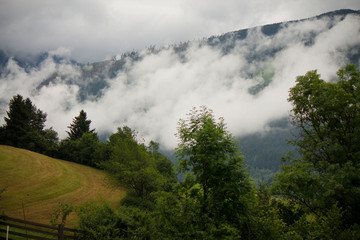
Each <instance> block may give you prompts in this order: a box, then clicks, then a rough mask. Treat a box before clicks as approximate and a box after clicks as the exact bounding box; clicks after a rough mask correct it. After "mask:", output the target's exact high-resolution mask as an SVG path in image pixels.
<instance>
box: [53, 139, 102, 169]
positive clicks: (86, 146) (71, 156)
mask: <svg viewBox="0 0 360 240" xmlns="http://www.w3.org/2000/svg"><path fill="white" fill-rule="evenodd" d="M57 157H59V158H61V159H64V160H68V161H72V162H77V163H81V164H84V165H88V166H92V167H98V165H99V164H100V163H101V162H102V161H104V160H106V157H107V147H106V144H105V143H100V142H99V137H98V136H97V134H96V133H84V134H83V135H82V136H81V137H80V138H79V139H77V140H70V139H64V140H62V141H61V142H60V144H59V148H58V155H57Z"/></svg>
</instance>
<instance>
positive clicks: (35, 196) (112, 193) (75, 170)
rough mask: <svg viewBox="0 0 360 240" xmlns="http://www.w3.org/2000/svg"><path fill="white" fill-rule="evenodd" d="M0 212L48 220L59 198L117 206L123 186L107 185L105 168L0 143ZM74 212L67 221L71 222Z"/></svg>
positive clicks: (64, 200) (34, 219) (66, 201)
mask: <svg viewBox="0 0 360 240" xmlns="http://www.w3.org/2000/svg"><path fill="white" fill-rule="evenodd" d="M0 176H1V177H0V189H2V188H4V187H5V188H6V191H5V192H4V193H3V194H2V195H1V196H2V198H1V199H0V212H2V211H4V212H5V214H7V215H8V216H12V217H16V218H21V219H23V218H24V214H23V207H22V204H23V206H24V211H25V217H26V220H29V221H36V222H41V223H45V224H48V223H49V221H50V219H51V216H50V215H51V213H52V211H53V208H54V207H56V206H57V205H58V203H59V202H63V203H72V204H73V205H74V206H77V205H79V204H81V203H84V202H86V201H95V202H102V201H107V202H108V203H109V204H110V205H112V206H116V205H117V204H119V202H120V199H121V198H122V197H124V196H125V191H124V190H119V189H112V188H110V187H109V186H108V185H107V183H106V180H105V174H104V172H102V171H100V170H97V169H94V168H90V167H87V166H84V165H80V164H76V163H72V162H67V161H63V160H58V159H53V158H50V157H47V156H44V155H41V154H38V153H34V152H31V151H27V150H24V149H18V148H13V147H9V146H0ZM75 218H76V215H75V214H73V215H70V216H69V220H68V221H67V224H69V226H72V225H74V223H75Z"/></svg>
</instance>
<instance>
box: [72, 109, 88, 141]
mask: <svg viewBox="0 0 360 240" xmlns="http://www.w3.org/2000/svg"><path fill="white" fill-rule="evenodd" d="M90 124H91V120H87V116H86V112H85V111H84V110H81V111H80V113H79V116H77V117H75V118H74V119H73V122H72V123H71V124H70V126H69V127H68V128H69V129H70V132H67V133H68V135H69V137H68V138H69V139H70V140H79V139H80V138H81V137H82V135H83V134H84V133H93V132H94V131H95V129H92V130H90Z"/></svg>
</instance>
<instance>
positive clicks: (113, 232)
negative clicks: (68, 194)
mask: <svg viewBox="0 0 360 240" xmlns="http://www.w3.org/2000/svg"><path fill="white" fill-rule="evenodd" d="M77 214H78V216H79V227H80V231H81V234H82V235H81V239H87V240H106V239H108V240H113V239H114V240H115V239H124V238H123V237H122V236H124V237H125V236H126V231H127V229H128V225H129V223H128V221H129V220H128V219H121V218H120V216H119V215H118V214H117V213H116V212H115V211H114V210H113V209H112V208H110V207H109V206H108V205H106V204H105V205H103V206H97V205H95V204H92V203H87V204H84V205H81V206H79V207H78V208H77Z"/></svg>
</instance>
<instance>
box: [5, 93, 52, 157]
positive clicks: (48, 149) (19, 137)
mask: <svg viewBox="0 0 360 240" xmlns="http://www.w3.org/2000/svg"><path fill="white" fill-rule="evenodd" d="M4 120H5V125H4V126H3V127H2V128H1V130H0V143H1V144H6V145H11V146H14V147H20V148H26V149H29V150H32V151H36V152H40V153H46V154H51V153H53V152H54V151H55V150H56V145H57V143H58V137H57V133H56V132H55V131H53V130H52V129H51V128H50V129H45V130H44V126H45V121H46V113H43V112H42V111H41V110H40V109H37V108H36V106H35V105H33V104H32V102H31V100H30V99H29V98H26V99H24V98H23V97H22V96H21V95H19V94H18V95H16V96H14V97H13V98H12V99H11V100H10V102H9V111H8V112H7V117H5V118H4Z"/></svg>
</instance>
